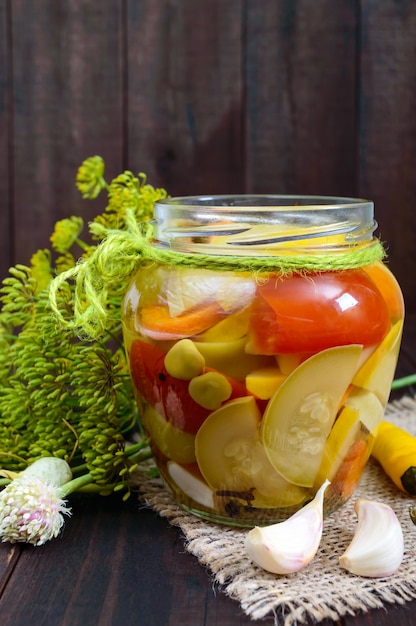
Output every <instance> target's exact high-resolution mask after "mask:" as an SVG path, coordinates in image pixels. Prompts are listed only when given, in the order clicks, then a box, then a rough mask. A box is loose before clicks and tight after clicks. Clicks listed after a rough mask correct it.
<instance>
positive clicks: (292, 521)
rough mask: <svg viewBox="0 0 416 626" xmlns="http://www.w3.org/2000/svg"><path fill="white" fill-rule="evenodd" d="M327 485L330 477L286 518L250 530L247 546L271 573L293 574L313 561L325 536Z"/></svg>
mask: <svg viewBox="0 0 416 626" xmlns="http://www.w3.org/2000/svg"><path fill="white" fill-rule="evenodd" d="M328 485H329V480H327V481H325V482H324V483H323V485H322V486H321V487H320V489H319V490H318V491H317V493H316V495H315V498H314V499H313V500H312V501H311V502H309V503H308V504H307V505H305V506H304V507H303V508H302V509H300V510H299V511H297V512H296V513H295V514H294V515H292V516H291V517H289V518H288V519H287V520H285V521H284V522H279V523H277V524H272V525H270V526H264V527H259V526H256V527H255V528H253V529H252V530H250V532H249V533H248V534H247V536H246V539H245V548H246V551H247V553H248V555H249V556H250V558H251V559H252V560H253V561H254V562H255V563H256V564H257V565H259V566H260V567H261V568H263V569H265V570H267V571H268V572H271V573H272V574H290V573H292V572H296V571H298V570H300V569H302V567H305V566H306V565H307V564H308V563H310V561H311V560H312V559H313V557H314V556H315V554H316V552H317V550H318V547H319V544H320V541H321V537H322V526H323V501H324V493H325V489H326V488H327V486H328Z"/></svg>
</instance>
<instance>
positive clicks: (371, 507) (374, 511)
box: [339, 499, 404, 578]
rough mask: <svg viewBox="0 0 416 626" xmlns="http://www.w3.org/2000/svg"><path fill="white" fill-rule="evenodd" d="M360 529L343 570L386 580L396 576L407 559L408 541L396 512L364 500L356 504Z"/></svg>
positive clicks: (342, 558) (348, 551) (343, 558)
mask: <svg viewBox="0 0 416 626" xmlns="http://www.w3.org/2000/svg"><path fill="white" fill-rule="evenodd" d="M354 508H355V512H356V514H357V517H358V526H357V530H356V531H355V534H354V537H353V539H352V541H351V543H350V545H349V546H348V548H347V549H346V551H345V552H344V554H343V555H342V556H340V558H339V562H340V565H341V567H343V568H345V569H346V570H348V571H349V572H351V573H352V574H357V575H358V576H367V577H372V578H383V577H385V576H390V575H391V574H393V573H394V572H395V571H396V570H397V569H398V567H399V566H400V564H401V562H402V560H403V553H404V541H403V532H402V527H401V525H400V522H399V520H398V519H397V516H396V514H395V512H394V511H393V509H392V508H391V507H389V506H388V505H387V504H384V503H382V502H374V501H371V500H365V499H360V500H357V502H356V503H355V506H354Z"/></svg>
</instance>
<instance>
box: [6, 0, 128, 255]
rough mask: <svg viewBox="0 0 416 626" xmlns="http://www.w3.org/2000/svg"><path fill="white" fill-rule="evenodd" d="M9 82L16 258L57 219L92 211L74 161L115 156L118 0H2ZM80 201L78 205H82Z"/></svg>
mask: <svg viewBox="0 0 416 626" xmlns="http://www.w3.org/2000/svg"><path fill="white" fill-rule="evenodd" d="M10 6H11V11H12V14H11V19H12V29H13V37H12V43H13V50H12V54H13V70H14V71H13V83H14V94H13V95H14V110H13V115H14V134H13V137H12V141H13V152H14V189H13V200H14V207H13V212H14V220H15V226H16V229H15V234H14V237H15V257H16V260H17V261H19V262H27V260H28V258H30V255H31V253H32V252H34V251H35V250H36V249H37V248H38V247H46V246H48V245H49V235H50V233H51V232H52V229H53V225H54V223H55V221H56V220H57V219H61V218H63V217H68V216H69V215H72V214H74V213H75V214H79V213H80V212H81V211H82V214H83V215H85V217H86V218H87V219H88V216H92V215H93V214H95V213H96V212H97V208H96V206H95V205H94V203H92V204H89V203H85V202H84V203H81V202H80V195H79V193H78V191H77V190H76V188H75V185H74V181H75V174H76V170H77V168H78V166H79V165H80V163H81V162H82V161H83V160H84V158H86V157H87V156H90V155H92V154H101V155H102V156H103V157H104V158H105V160H106V162H107V165H108V169H109V170H110V173H111V172H112V173H113V175H114V174H115V173H118V172H119V171H120V170H121V167H122V155H123V141H124V138H123V86H124V85H123V79H122V76H123V73H122V50H123V43H122V33H123V28H122V24H123V21H122V20H123V11H122V3H120V2H118V1H117V0H103V1H102V2H98V3H88V2H83V1H82V0H74V1H73V2H70V3H64V2H55V0H45V1H40V0H15V1H13V2H12V3H10ZM81 205H82V206H81Z"/></svg>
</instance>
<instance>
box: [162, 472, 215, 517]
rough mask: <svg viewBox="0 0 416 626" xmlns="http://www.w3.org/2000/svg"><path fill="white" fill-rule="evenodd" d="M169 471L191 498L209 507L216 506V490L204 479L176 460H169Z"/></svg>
mask: <svg viewBox="0 0 416 626" xmlns="http://www.w3.org/2000/svg"><path fill="white" fill-rule="evenodd" d="M168 472H169V474H170V477H171V478H172V480H173V481H174V482H175V483H176V484H177V486H178V487H179V488H180V489H182V491H183V492H184V494H186V495H187V496H188V497H189V498H192V500H194V501H195V502H198V504H202V506H206V507H207V508H208V509H213V508H214V492H213V491H212V489H210V488H209V487H208V485H206V484H205V483H203V482H202V480H199V478H197V477H196V476H194V475H193V474H191V472H188V471H187V470H186V469H184V468H183V467H182V466H181V465H178V463H175V462H174V461H169V462H168Z"/></svg>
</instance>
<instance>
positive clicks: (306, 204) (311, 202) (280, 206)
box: [155, 194, 373, 212]
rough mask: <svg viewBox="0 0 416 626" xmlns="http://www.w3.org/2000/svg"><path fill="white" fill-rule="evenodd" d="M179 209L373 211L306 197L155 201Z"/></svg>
mask: <svg viewBox="0 0 416 626" xmlns="http://www.w3.org/2000/svg"><path fill="white" fill-rule="evenodd" d="M163 206H166V207H182V208H183V209H185V210H186V209H201V208H210V207H211V208H213V209H218V208H221V207H223V208H226V209H227V210H229V211H231V212H233V211H239V210H247V211H252V210H255V211H260V212H262V211H266V210H271V209H273V210H275V211H285V210H287V209H290V210H296V208H299V210H300V211H301V210H302V211H306V210H308V209H310V210H317V209H320V210H330V209H340V208H343V209H347V208H354V207H356V208H358V207H360V208H363V207H364V206H366V207H368V209H370V210H372V209H373V202H372V201H370V200H366V199H364V198H354V197H349V196H325V195H309V194H218V195H216V194H212V195H196V196H195V195H193V196H172V197H168V198H163V199H162V200H157V201H156V203H155V208H157V207H163Z"/></svg>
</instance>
